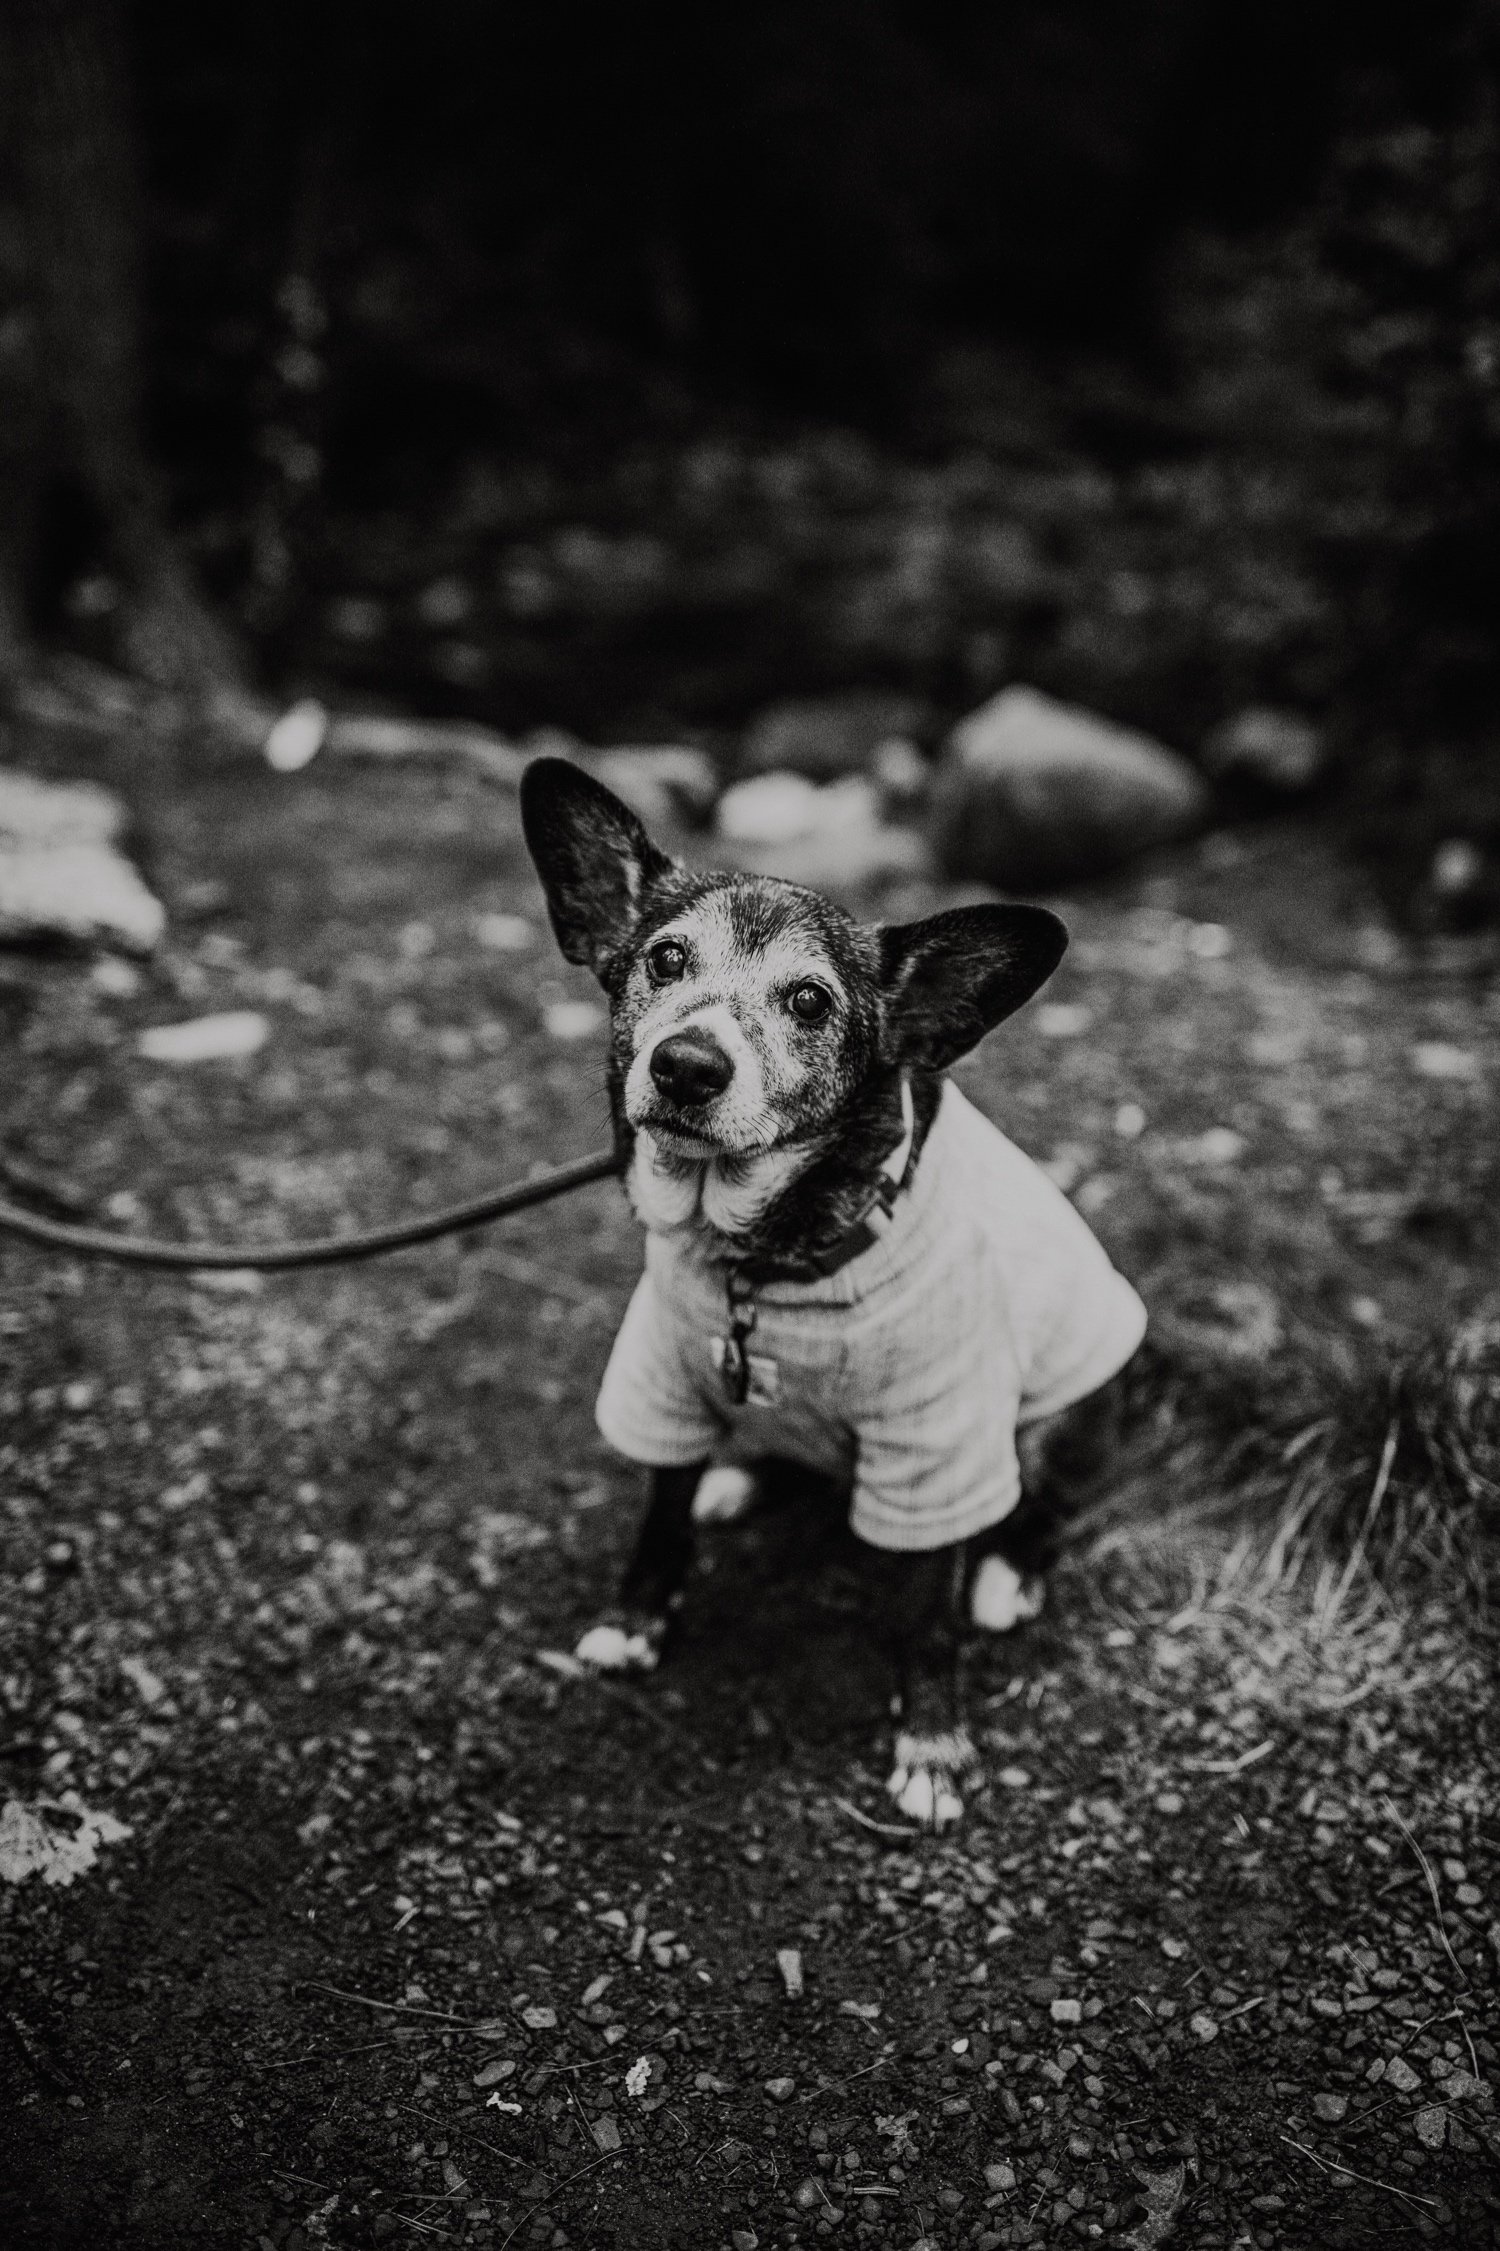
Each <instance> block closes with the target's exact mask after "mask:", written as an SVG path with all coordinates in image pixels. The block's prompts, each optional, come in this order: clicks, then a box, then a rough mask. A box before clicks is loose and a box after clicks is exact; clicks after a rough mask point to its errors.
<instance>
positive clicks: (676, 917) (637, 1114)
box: [521, 758, 1067, 1163]
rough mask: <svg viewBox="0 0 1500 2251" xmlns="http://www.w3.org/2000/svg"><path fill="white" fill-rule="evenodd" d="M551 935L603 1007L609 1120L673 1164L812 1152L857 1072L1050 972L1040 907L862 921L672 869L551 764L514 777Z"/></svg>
mask: <svg viewBox="0 0 1500 2251" xmlns="http://www.w3.org/2000/svg"><path fill="white" fill-rule="evenodd" d="M521 818H522V824H523V827H524V829H525V834H526V842H527V844H528V846H529V848H530V851H531V856H532V858H533V859H534V860H535V862H536V866H537V871H538V873H539V875H540V876H541V880H542V886H543V889H544V890H545V892H546V895H547V905H548V908H549V910H550V913H551V916H552V927H553V929H554V930H555V932H556V933H557V941H558V944H559V945H560V946H561V948H562V950H563V952H564V954H565V955H566V956H567V958H568V960H569V961H574V962H580V963H583V964H584V965H586V966H587V967H588V968H590V969H592V970H593V972H594V974H595V975H596V976H597V977H598V979H599V981H600V983H601V984H602V985H603V987H604V989H605V991H606V993H607V994H608V996H609V1002H610V1015H611V1022H612V1028H613V1043H614V1065H615V1071H616V1075H617V1084H618V1090H619V1096H620V1099H621V1102H622V1106H623V1110H624V1116H625V1120H626V1122H627V1123H628V1124H629V1126H630V1127H632V1128H633V1129H634V1130H635V1131H636V1132H638V1133H647V1134H649V1135H651V1136H652V1138H653V1139H654V1140H655V1141H656V1142H657V1143H658V1144H659V1145H660V1146H661V1147H663V1148H664V1149H665V1150H667V1151H669V1152H674V1153H676V1154H679V1155H680V1156H682V1157H683V1158H685V1159H689V1160H692V1161H695V1162H699V1163H702V1162H705V1161H707V1160H709V1159H724V1158H728V1159H736V1158H751V1157H756V1156H759V1155H761V1154H763V1153H766V1152H768V1151H771V1150H775V1149H789V1148H798V1147H805V1148H812V1147H814V1146H816V1145H817V1144H818V1142H819V1141H820V1139H822V1138H823V1137H824V1135H825V1134H826V1133H827V1131H828V1129H830V1128H831V1127H832V1126H834V1125H835V1123H836V1122H837V1121H838V1120H839V1119H840V1118H841V1117H842V1116H843V1115H844V1114H845V1112H846V1111H847V1108H848V1105H849V1103H850V1100H851V1098H852V1097H853V1096H854V1095H855V1094H856V1093H857V1091H858V1090H859V1089H860V1087H861V1086H863V1085H864V1084H866V1083H867V1082H868V1081H869V1080H870V1079H871V1077H872V1075H874V1074H876V1073H879V1072H881V1071H884V1072H886V1073H887V1074H888V1073H889V1072H890V1071H891V1070H896V1071H906V1072H911V1073H917V1072H923V1071H928V1072H932V1071H941V1070H943V1069H945V1068H946V1066H947V1065H948V1064H950V1063H952V1062H954V1061H955V1060H956V1059H957V1058H958V1057H959V1056H960V1055H963V1054H965V1053H967V1051H968V1050H969V1049H970V1048H971V1047H974V1046H975V1045H976V1044H977V1043H978V1042H979V1041H980V1040H981V1039H982V1038H983V1037H984V1035H985V1033H986V1032H987V1031H989V1030H990V1029H991V1028H992V1027H993V1026H994V1025H996V1024H998V1023H1000V1022H1001V1020H1002V1019H1003V1018H1004V1017H1006V1016H1009V1015H1010V1014H1011V1013H1012V1011H1013V1010H1015V1009H1017V1008H1019V1007H1020V1006H1021V1005H1022V1003H1023V1002H1024V1001H1027V1000H1029V999H1030V997H1031V995H1032V994H1033V993H1034V992H1035V991H1036V990H1037V988H1038V986H1040V985H1041V984H1043V983H1044V982H1045V980H1046V979H1047V978H1048V977H1049V976H1050V975H1051V973H1052V971H1053V970H1054V969H1055V968H1056V966H1057V963H1058V961H1059V960H1060V959H1061V957H1062V953H1063V949H1064V947H1065V946H1066V944H1067V934H1066V932H1065V931H1064V929H1063V926H1062V924H1061V923H1060V922H1059V921H1058V919H1057V917H1056V916H1055V915H1051V914H1048V913H1047V912H1046V910H1045V909H1044V908H1041V907H1015V906H998V905H996V906H976V907H958V908H954V909H952V910H950V911H949V912H947V913H945V914H938V915H933V916H931V917H930V918H929V919H928V920H926V921H923V922H913V923H905V924H897V925H888V926H883V927H882V926H875V927H870V926H866V925H863V924H860V923H856V922H854V921H853V920H852V919H851V918H850V917H849V916H848V915H846V914H844V913H843V912H842V911H841V910H840V909H839V908H837V907H835V906H833V905H831V904H830V902H829V901H828V900H826V899H823V898H820V897H819V896H818V894H817V893H816V892H813V891H808V890H805V889H803V887H802V886H801V885H800V884H794V883H784V882H781V881H779V880H777V879H775V878H772V877H767V876H754V875H732V874H724V873H699V872H696V871H692V870H689V869H686V868H684V867H682V866H681V864H680V863H679V862H677V861H675V860H672V859H670V858H669V857H668V855H667V854H666V853H665V852H663V851H662V850H660V848H659V847H658V846H657V845H655V844H654V843H653V842H652V841H651V839H650V837H649V836H648V835H647V834H646V831H645V829H644V828H643V827H642V825H641V823H640V821H639V820H638V819H637V818H636V816H635V814H634V813H633V812H631V810H630V809H629V807H628V806H626V805H623V804H622V803H621V802H620V800H619V799H618V798H617V797H615V796H614V795H613V794H612V792H611V791H609V790H607V789H605V788H604V787H603V786H602V784H600V783H599V782H596V781H595V780H593V778H592V777H591V776H590V775H588V774H585V773H583V772H582V771H581V769H580V768H578V767H576V766H570V765H569V764H568V763H567V762H566V761H565V760H563V759H558V758H540V759H537V760H536V761H535V762H534V763H533V764H532V765H531V766H529V767H528V768H527V770H526V773H525V776H524V778H523V780H522V784H521Z"/></svg>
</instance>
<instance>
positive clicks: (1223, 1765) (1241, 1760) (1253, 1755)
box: [1198, 1735, 1276, 1774]
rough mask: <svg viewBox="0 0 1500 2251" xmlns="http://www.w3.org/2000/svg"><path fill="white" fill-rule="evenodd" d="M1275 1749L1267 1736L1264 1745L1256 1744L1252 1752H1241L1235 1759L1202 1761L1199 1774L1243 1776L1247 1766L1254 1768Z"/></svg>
mask: <svg viewBox="0 0 1500 2251" xmlns="http://www.w3.org/2000/svg"><path fill="white" fill-rule="evenodd" d="M1275 1748H1276V1745H1275V1743H1274V1742H1273V1740H1272V1738H1271V1737H1270V1736H1269V1735H1268V1736H1267V1737H1266V1740H1265V1742H1264V1743H1257V1744H1256V1746H1255V1748H1254V1750H1253V1751H1241V1753H1240V1755H1239V1757H1238V1758H1237V1759H1204V1760H1203V1761H1202V1762H1201V1763H1200V1765H1199V1769H1198V1771H1199V1773H1200V1774H1243V1773H1244V1771H1245V1769H1246V1767H1247V1766H1254V1765H1255V1763H1256V1761H1257V1760H1258V1759H1263V1758H1265V1757H1266V1755H1267V1753H1268V1752H1271V1751H1274V1750H1275Z"/></svg>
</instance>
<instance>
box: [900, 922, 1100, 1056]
mask: <svg viewBox="0 0 1500 2251" xmlns="http://www.w3.org/2000/svg"><path fill="white" fill-rule="evenodd" d="M875 935H876V939H877V941H878V943H879V946H880V982H881V986H882V989H883V991H884V995H885V1025H886V1042H887V1046H888V1048H889V1050H890V1052H891V1057H892V1060H893V1061H899V1062H902V1063H906V1064H909V1065H913V1066H915V1067H916V1068H917V1069H918V1070H929V1071H943V1070H946V1069H947V1067H948V1065H949V1064H950V1063H955V1062H957V1060H958V1058H959V1056H960V1055H967V1054H968V1052H969V1049H970V1048H971V1047H977V1046H978V1044H979V1042H980V1041H981V1040H982V1039H983V1038H984V1035H985V1033H986V1032H988V1031H992V1030H993V1029H994V1027H995V1026H996V1025H997V1024H999V1023H1001V1022H1003V1021H1004V1019H1005V1018H1006V1017H1007V1016H1010V1015H1012V1014H1013V1013H1014V1012H1015V1010H1016V1009H1018V1008H1019V1007H1021V1005H1022V1003H1023V1002H1025V1001H1028V1000H1030V998H1031V996H1032V994H1033V993H1034V992H1036V991H1037V989H1038V987H1039V986H1042V985H1044V984H1045V983H1046V982H1047V979H1048V978H1049V977H1050V976H1051V975H1052V972H1053V970H1054V969H1055V968H1056V967H1057V965H1058V963H1059V962H1060V961H1061V960H1062V957H1063V953H1064V950H1065V949H1066V947H1067V943H1068V933H1067V931H1066V930H1065V929H1064V928H1063V925H1062V924H1061V923H1060V922H1059V921H1058V919H1057V917H1056V915H1055V914H1049V913H1048V912H1047V909H1046V908H1045V907H1003V906H984V907H952V908H950V909H949V911H948V912H947V913H946V914H935V915H931V916H929V918H928V919H927V920H926V921H925V922H903V923H892V924H889V925H886V926H884V927H882V928H881V929H879V930H877V931H876V933H875Z"/></svg>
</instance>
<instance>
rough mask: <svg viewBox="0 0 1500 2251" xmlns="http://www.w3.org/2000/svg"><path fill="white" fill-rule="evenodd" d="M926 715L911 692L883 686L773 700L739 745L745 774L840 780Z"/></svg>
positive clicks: (905, 734)
mask: <svg viewBox="0 0 1500 2251" xmlns="http://www.w3.org/2000/svg"><path fill="white" fill-rule="evenodd" d="M920 718H921V712H920V709H919V707H918V706H917V705H916V704H915V703H914V702H913V701H912V699H911V697H910V696H899V695H892V694H888V693H886V692H885V691H883V690H880V689H855V690H853V691H851V692H850V693H849V694H847V695H839V696H808V697H806V698H802V699H798V700H795V701H789V702H786V703H773V704H771V705H770V706H769V707H768V708H767V709H766V710H765V711H763V712H762V713H761V714H760V716H759V718H757V719H755V720H754V721H752V723H751V725H750V727H749V730H748V731H747V733H746V735H745V739H744V742H743V743H742V745H741V747H740V756H739V771H740V772H741V773H742V774H773V773H776V774H779V773H792V774H805V775H807V777H808V778H809V780H811V781H815V782H827V781H836V780H837V779H838V778H839V776H840V775H843V774H860V773H863V772H865V770H866V769H867V768H868V767H869V765H870V761H871V760H872V758H873V757H874V755H875V753H876V751H877V750H879V748H880V746H881V744H882V743H884V742H888V741H890V740H892V739H898V740H900V739H905V738H906V737H908V736H909V735H910V734H911V733H912V731H913V729H914V728H915V727H916V726H917V724H918V722H919V720H920Z"/></svg>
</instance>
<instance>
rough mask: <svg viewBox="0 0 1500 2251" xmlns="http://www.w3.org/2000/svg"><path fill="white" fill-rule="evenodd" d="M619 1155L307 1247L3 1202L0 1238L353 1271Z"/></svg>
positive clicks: (122, 1259) (501, 1214)
mask: <svg viewBox="0 0 1500 2251" xmlns="http://www.w3.org/2000/svg"><path fill="white" fill-rule="evenodd" d="M619 1169H620V1166H619V1160H618V1158H617V1157H616V1155H615V1152H614V1151H613V1150H612V1149H596V1150H594V1152H593V1153H592V1155H590V1156H587V1157H575V1158H574V1160H573V1162H572V1163H571V1164H566V1165H554V1166H553V1167H552V1168H551V1170H550V1171H548V1172H541V1173H538V1174H537V1175H536V1176H535V1178H534V1179H531V1180H518V1181H516V1182H515V1183H514V1184H513V1185H512V1186H511V1187H509V1188H492V1189H491V1190H490V1192H489V1194H488V1195H486V1196H475V1197H472V1198H471V1199H470V1200H469V1202H467V1203H463V1204H446V1205H444V1207H443V1209H442V1210H441V1211H435V1212H429V1213H428V1214H427V1215H426V1217H425V1218H423V1219H407V1220H402V1221H400V1222H398V1223H397V1224H396V1225H395V1226H392V1227H371V1228H368V1229H366V1230H364V1231H362V1232H361V1233H359V1234H354V1235H323V1236H314V1237H312V1238H311V1239H310V1240H309V1241H307V1242H303V1243H293V1242H279V1243H170V1242H166V1241H163V1240H161V1239H159V1238H154V1237H152V1236H150V1235H116V1234H112V1233H111V1232H110V1231H109V1230H108V1229H106V1228H102V1227H70V1226H68V1225H67V1224H66V1223H65V1222H64V1221H62V1220H57V1219H43V1218H42V1217H41V1215H40V1214H39V1213H37V1212H29V1211H22V1210H21V1209H20V1208H19V1206H17V1205H15V1204H8V1203H4V1202H0V1233H6V1234H11V1235H19V1236H21V1237H22V1238H23V1239H24V1240H25V1241H26V1242H28V1243H37V1244H40V1245H41V1246H42V1247H43V1248H44V1249H47V1250H55V1251H67V1252H70V1253H71V1254H72V1256H73V1257H75V1258H104V1259H111V1260H113V1262H114V1263H115V1265H117V1266H165V1267H176V1268H178V1269H179V1270H181V1269H187V1270H188V1271H191V1270H192V1269H194V1268H197V1269H200V1270H205V1271H206V1270H211V1269H217V1270H220V1271H222V1270H224V1269H241V1268H244V1267H254V1268H257V1269H258V1270H260V1271H261V1272H263V1273H264V1272H283V1273H284V1272H286V1271H287V1270H289V1269H290V1268H293V1267H304V1266H346V1265H352V1264H354V1263H355V1262H356V1261H358V1260H360V1259H365V1258H383V1257H384V1256H385V1254H386V1253H387V1251H400V1250H406V1249H407V1248H409V1246H410V1245H411V1244H413V1243H432V1242H436V1241H437V1240H438V1239H439V1237H441V1236H443V1235H459V1234H462V1233H463V1232H464V1230H465V1229H467V1228H470V1227H486V1226H488V1225H489V1223H490V1221H491V1220H495V1219H504V1218H506V1217H507V1216H508V1215H509V1214H510V1213H511V1212H516V1211H527V1210H529V1209H530V1208H531V1206H532V1205H533V1204H546V1203H550V1202H551V1201H552V1198H553V1197H554V1196H566V1195H568V1194H569V1193H570V1192H571V1190H573V1189H574V1188H586V1187H588V1185H589V1184H590V1182H591V1181H595V1180H607V1179H609V1178H610V1177H611V1175H614V1174H617V1173H618V1172H619Z"/></svg>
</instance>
